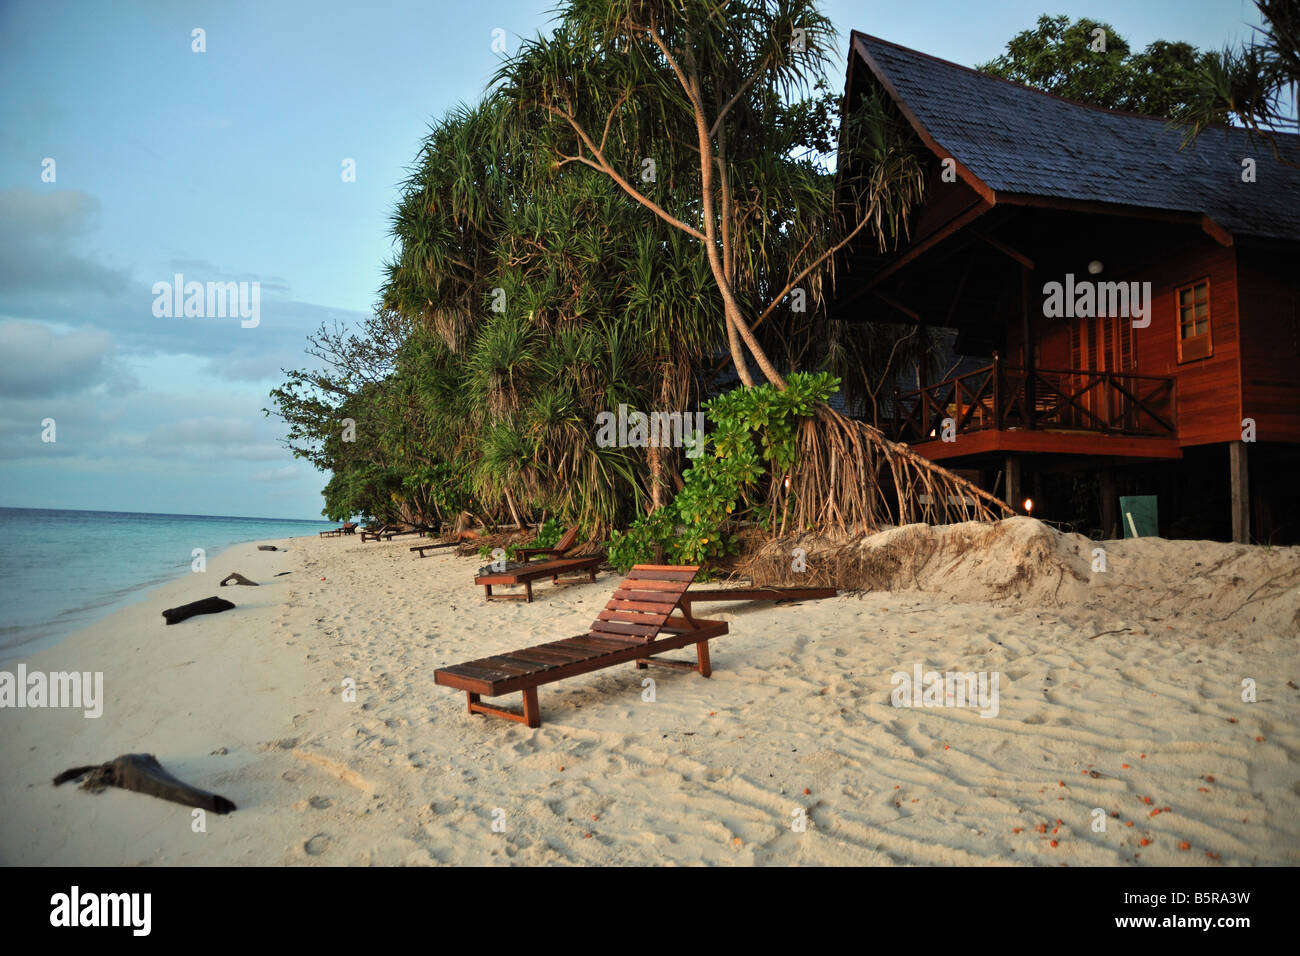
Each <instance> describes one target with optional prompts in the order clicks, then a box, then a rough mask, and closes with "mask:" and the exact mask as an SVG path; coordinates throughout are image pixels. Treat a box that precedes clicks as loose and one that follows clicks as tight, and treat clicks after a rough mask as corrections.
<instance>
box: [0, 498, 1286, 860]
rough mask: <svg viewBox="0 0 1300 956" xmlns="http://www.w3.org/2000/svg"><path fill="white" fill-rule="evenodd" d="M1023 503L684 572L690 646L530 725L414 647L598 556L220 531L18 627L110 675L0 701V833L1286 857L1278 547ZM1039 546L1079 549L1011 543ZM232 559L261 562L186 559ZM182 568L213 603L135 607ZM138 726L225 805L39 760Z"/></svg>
mask: <svg viewBox="0 0 1300 956" xmlns="http://www.w3.org/2000/svg"><path fill="white" fill-rule="evenodd" d="M1041 527H1042V526H1041V525H1039V524H1038V523H1037V522H1031V521H1029V520H1028V519H1016V520H1013V521H1011V522H1006V523H1004V529H1005V531H1004V533H1003V534H1002V535H1001V536H1000V537H999V538H998V540H995V541H992V542H989V541H985V542H984V543H983V544H982V545H981V550H980V551H978V553H976V552H972V551H970V550H969V548H967V550H966V552H965V553H964V554H958V553H957V552H958V551H960V549H956V550H955V551H953V553H948V552H947V551H945V550H944V548H943V547H939V548H938V549H937V550H936V551H935V554H934V556H933V557H932V559H931V560H930V561H929V562H928V563H927V565H926V568H925V570H924V572H923V573H922V572H918V573H917V574H916V575H914V576H913V579H914V580H913V587H912V588H911V589H909V590H906V591H898V592H893V593H888V592H877V593H871V594H866V595H861V596H853V595H842V596H840V597H838V598H836V599H833V600H827V601H818V602H807V603H804V604H801V605H798V606H795V607H773V606H772V605H770V604H744V605H741V604H714V605H701V606H699V608H698V610H697V616H706V617H711V618H723V619H725V620H728V621H730V622H731V633H730V634H729V635H727V636H725V637H723V638H720V639H718V640H716V641H714V642H713V645H712V648H713V650H712V656H713V668H714V675H713V678H712V679H711V680H704V679H702V678H701V677H700V676H699V675H698V674H694V673H689V672H685V671H673V670H668V669H662V668H652V669H650V670H648V671H637V670H635V669H634V668H633V667H632V665H630V664H627V665H622V666H619V667H617V668H614V669H611V670H607V671H602V672H597V673H594V674H588V675H585V676H582V677H578V678H575V679H572V680H569V681H564V682H562V683H559V684H553V685H548V686H544V687H542V688H541V689H540V692H539V694H540V701H541V709H542V719H543V725H542V727H541V728H540V729H538V730H530V729H528V728H525V727H523V726H522V725H519V724H515V723H511V722H507V721H503V720H498V719H489V718H485V717H477V716H470V715H469V714H467V713H466V712H465V698H464V695H463V694H462V693H459V692H455V691H452V690H449V689H447V688H443V687H438V686H436V685H435V684H434V683H433V672H434V670H435V669H436V668H437V667H439V666H441V665H444V664H451V663H456V662H459V661H462V660H467V659H470V658H475V657H481V656H485V655H489V654H493V653H499V652H504V651H509V650H512V649H515V648H519V647H522V646H525V645H527V644H531V643H536V642H541V641H545V640H554V639H558V638H563V637H568V636H572V635H574V634H578V633H581V632H584V631H585V630H586V628H587V626H588V624H589V623H590V621H591V620H592V618H593V617H594V616H595V613H596V611H597V610H598V609H599V607H600V606H601V605H603V603H604V602H605V600H606V599H607V598H608V596H609V593H610V592H611V590H612V589H613V586H614V585H615V583H616V582H617V578H616V576H614V575H612V574H602V575H601V576H600V577H599V579H598V581H597V583H595V584H582V585H574V586H569V587H564V588H559V589H556V588H552V587H551V586H550V585H549V583H542V584H540V585H538V587H537V588H536V590H535V594H536V596H537V597H536V600H535V601H534V602H533V603H532V604H524V603H522V602H519V603H516V602H492V603H488V602H485V601H484V600H483V597H482V591H481V589H478V588H475V587H474V586H473V584H472V577H473V572H474V569H475V568H476V567H477V566H478V565H479V564H482V563H483V562H482V561H481V560H480V559H477V558H455V557H452V556H450V555H448V554H446V553H445V552H442V553H438V552H432V553H431V554H430V556H429V557H427V558H425V559H423V560H420V559H417V558H416V557H415V556H414V555H412V554H411V553H410V552H409V551H408V550H407V549H408V547H409V546H410V545H411V544H412V543H413V542H412V540H411V539H410V538H397V539H395V540H393V541H392V542H381V543H367V544H364V545H363V544H362V543H361V542H360V540H359V538H326V539H318V538H299V539H292V540H288V541H280V542H274V543H276V544H280V545H281V546H283V547H286V548H288V549H289V550H288V551H287V552H274V553H270V552H266V553H264V552H258V551H257V550H256V549H255V546H254V545H252V544H249V545H241V546H238V547H235V548H232V549H230V550H229V551H227V552H225V553H224V554H223V555H221V556H220V557H218V558H215V559H212V560H210V561H209V562H208V567H209V569H210V570H209V571H208V573H207V574H206V575H188V576H186V577H185V578H184V579H182V580H179V581H176V582H174V583H171V584H168V585H165V586H164V587H163V588H161V589H159V590H157V591H155V592H151V593H150V594H149V596H148V597H147V598H146V599H145V600H144V601H142V602H141V603H140V604H139V605H137V606H134V607H131V608H128V609H126V610H123V611H121V612H119V613H117V614H114V615H113V616H112V617H110V618H108V619H106V620H105V621H102V622H100V623H99V624H96V625H95V626H93V627H91V628H88V629H86V630H85V631H82V632H79V633H78V634H75V635H73V636H71V637H69V638H68V639H66V640H65V641H63V642H62V643H60V644H59V645H58V646H56V647H54V648H51V649H49V650H45V651H42V652H39V653H37V654H34V655H32V656H31V657H30V658H28V659H26V660H25V661H24V663H26V664H27V666H28V668H29V670H41V671H58V670H72V669H76V670H80V671H87V670H89V671H97V670H102V671H103V672H104V675H105V684H106V688H105V691H106V694H105V696H106V698H107V700H106V704H105V712H104V716H103V717H101V718H99V719H98V720H94V719H86V718H84V717H82V716H81V712H80V711H66V710H48V709H47V710H28V709H23V710H8V709H6V710H0V766H2V767H3V769H4V772H3V773H2V774H0V806H3V808H4V812H3V813H2V814H0V862H4V863H8V864H43V863H59V864H94V865H119V864H128V865H129V864H143V863H167V864H186V863H201V864H238V863H256V864H280V863H316V864H336V865H355V864H363V865H364V864H430V863H452V864H485V863H507V862H513V863H525V864H546V863H613V864H618V863H634V864H643V863H665V864H674V863H676V864H681V863H709V864H712V863H742V864H748V863H764V864H786V863H819V864H888V863H912V864H969V863H977V864H982V863H1034V864H1050V865H1055V864H1062V863H1068V864H1070V865H1080V864H1084V865H1097V864H1100V865H1113V864H1128V863H1132V862H1134V861H1136V862H1137V863H1138V864H1190V865H1205V866H1220V865H1229V864H1254V863H1273V864H1277V863H1290V864H1294V863H1297V862H1300V772H1297V770H1296V763H1295V759H1294V758H1295V755H1296V754H1297V752H1298V751H1300V731H1298V729H1297V721H1296V704H1297V701H1300V691H1298V690H1297V689H1296V688H1295V685H1296V684H1300V657H1298V656H1297V627H1296V621H1297V614H1298V613H1300V597H1298V596H1297V588H1298V586H1300V549H1294V548H1291V549H1272V550H1268V551H1266V550H1265V549H1260V548H1240V547H1237V546H1232V545H1222V544H1210V543H1205V542H1166V541H1161V540H1158V539H1144V540H1142V541H1128V542H1108V543H1106V548H1107V551H1108V555H1107V556H1108V565H1109V567H1108V571H1107V573H1106V574H1105V575H1097V574H1092V573H1091V572H1090V570H1089V567H1088V563H1087V561H1085V560H1084V559H1083V558H1081V557H1079V555H1080V554H1086V553H1087V552H1088V551H1089V550H1090V547H1091V543H1089V542H1084V541H1083V540H1082V539H1076V538H1073V537H1066V538H1063V537H1061V536H1059V535H1055V534H1054V533H1052V532H1045V534H1046V537H1044V533H1040V531H1039V529H1041ZM963 533H967V534H969V533H968V532H962V531H960V529H945V530H944V531H942V532H940V533H939V534H938V540H939V543H940V544H943V543H944V542H948V543H949V544H951V542H952V540H955V539H949V538H948V537H947V536H948V535H950V534H957V535H960V534H963ZM892 534H893V535H895V536H897V535H900V534H916V532H915V531H910V532H909V531H908V529H901V530H900V531H898V532H893V533H892ZM927 534H928V532H927ZM967 543H968V544H969V542H967ZM1036 548H1037V549H1044V548H1045V549H1047V550H1048V551H1051V552H1053V553H1056V552H1059V554H1057V555H1056V559H1059V561H1062V562H1066V563H1070V562H1074V564H1075V566H1076V569H1078V568H1082V570H1081V572H1080V573H1081V574H1082V575H1083V580H1082V581H1080V580H1079V579H1078V578H1077V577H1076V576H1075V575H1069V576H1068V577H1069V580H1068V581H1067V583H1066V585H1064V586H1058V585H1057V582H1052V581H1050V580H1044V579H1042V577H1041V576H1040V580H1038V581H1033V580H1031V579H1032V578H1033V577H1034V575H1033V574H1030V575H1027V576H1026V575H1025V574H1024V573H1020V574H1019V576H1018V574H1017V570H1016V569H1017V566H1018V565H1017V561H1020V563H1021V564H1024V561H1021V558H1023V557H1024V556H1025V555H1029V554H1031V553H1032V552H1034V550H1035V549H1036ZM1040 558H1042V555H1039V556H1038V558H1036V559H1035V561H1034V563H1033V567H1034V568H1037V569H1038V570H1039V571H1040V572H1041V570H1042V567H1043V566H1047V565H1051V564H1052V563H1053V562H1052V561H1047V562H1046V563H1045V564H1044V563H1043V562H1042V561H1040V560H1039V559H1040ZM810 559H811V560H815V555H810ZM1056 559H1054V560H1056ZM1080 561H1083V564H1082V565H1079V564H1078V562H1080ZM1198 561H1199V562H1201V564H1200V565H1199V566H1198V565H1197V564H1196V562H1198ZM232 570H237V571H240V572H241V573H243V574H245V575H246V576H248V577H250V578H252V579H253V580H255V581H260V582H262V586H261V587H257V588H247V587H226V588H219V587H217V582H218V581H219V580H220V577H221V575H223V574H225V573H227V572H228V571H232ZM277 571H292V572H293V573H292V574H289V575H286V576H284V577H279V578H276V577H273V576H272V575H273V574H274V573H275V572H277ZM1043 573H1044V574H1045V572H1043ZM1050 577H1051V575H1046V578H1048V579H1050ZM322 578H324V580H322ZM1234 578H1236V579H1239V582H1238V583H1234V581H1233V579H1234ZM1269 580H1271V581H1272V583H1271V584H1268V585H1267V586H1265V587H1264V589H1263V590H1262V591H1261V592H1260V593H1258V594H1253V593H1252V592H1253V591H1255V590H1257V589H1259V587H1260V586H1261V585H1264V584H1265V582H1266V581H1269ZM917 584H919V585H920V589H917V587H916V585H917ZM1049 584H1050V585H1052V586H1053V587H1054V588H1055V590H1054V591H1053V592H1052V593H1051V594H1050V595H1049V594H1048V593H1047V591H1046V590H1044V589H1045V588H1046V586H1047V585H1049ZM995 592H996V595H998V596H997V597H996V599H991V598H992V596H993V595H994V593H995ZM213 594H220V595H221V596H223V597H227V598H229V599H231V600H233V601H234V602H235V603H236V604H237V605H238V608H237V609H236V610H234V611H228V612H226V613H224V614H218V615H210V616H204V617H197V618H192V619H190V620H189V621H186V622H183V623H181V624H178V625H175V626H172V627H164V625H163V622H162V618H161V616H160V613H159V612H160V611H161V610H162V609H163V608H165V607H171V606H174V605H177V604H181V603H185V602H187V601H191V600H196V599H198V598H202V597H207V596H209V595H213ZM1261 594H1262V596H1261ZM1243 602H1245V603H1243ZM1238 605H1241V606H1240V607H1238ZM1218 617H1224V618H1225V619H1224V620H1215V619H1216V618H1218ZM1252 621H1253V622H1252ZM1103 631H1116V632H1117V633H1109V634H1101V635H1100V636H1096V637H1093V635H1097V634H1099V633H1100V632H1103ZM917 661H921V662H922V663H923V664H924V665H925V666H926V667H927V669H928V668H933V669H936V670H941V671H946V670H960V671H981V670H983V671H990V672H998V674H999V681H1000V683H999V687H1000V702H999V703H1000V710H999V714H998V716H997V717H995V718H991V719H985V718H981V717H980V716H979V714H978V712H977V711H976V710H973V709H959V708H952V707H945V708H928V709H900V708H895V707H893V706H891V703H890V691H891V684H890V675H891V674H893V673H894V672H895V671H899V670H903V671H907V672H910V671H911V670H912V665H913V664H914V663H915V662H917ZM15 663H16V662H11V663H9V664H6V665H4V667H5V668H7V669H10V670H12V669H13V668H14V665H15ZM647 676H649V677H652V678H653V679H654V680H655V681H656V686H655V691H656V699H655V701H654V702H653V703H649V702H643V700H642V686H641V681H642V679H643V678H645V677H647ZM345 678H352V679H354V680H355V681H356V688H357V699H356V702H355V703H347V702H344V700H343V699H342V694H341V690H342V683H343V681H344V679H345ZM1243 678H1253V679H1254V680H1255V681H1256V682H1257V692H1256V693H1257V697H1258V700H1257V702H1255V703H1244V702H1243V701H1242V699H1241V696H1242V687H1241V685H1242V680H1243ZM1288 681H1290V682H1291V684H1290V685H1288ZM503 702H504V703H507V704H509V705H510V706H517V702H518V695H514V696H513V698H507V699H505V701H503ZM1234 721H1235V722H1234ZM1258 737H1262V738H1263V740H1262V741H1257V739H1256V738H1258ZM141 751H143V752H150V753H153V754H155V755H157V757H158V759H159V760H160V761H161V762H162V763H163V765H164V766H165V767H166V768H167V769H168V770H170V771H171V772H173V773H174V774H176V775H177V776H179V777H180V778H181V779H183V780H185V781H187V782H189V783H192V784H194V785H195V786H199V787H203V788H206V789H210V790H213V791H215V792H217V793H220V794H222V795H223V796H226V797H229V798H230V799H232V800H234V801H235V803H236V804H238V806H239V809H238V810H237V811H236V812H235V813H233V814H231V815H228V816H224V817H221V816H216V815H213V814H209V815H208V816H207V832H206V833H195V832H193V831H192V829H191V816H190V810H189V809H188V808H185V807H181V806H178V805H176V804H171V803H166V802H164V801H160V800H156V799H154V798H151V797H147V796H143V795H140V794H135V793H128V792H124V791H119V790H108V791H105V792H104V793H101V794H99V795H91V794H89V793H86V792H84V791H81V790H79V789H76V788H75V786H74V785H73V784H65V785H64V786H62V787H60V788H58V789H55V788H53V787H52V786H51V784H50V780H51V778H52V777H53V776H54V775H55V774H56V773H58V772H60V771H62V770H64V769H66V768H68V767H71V766H75V765H79V764H88V763H97V762H100V761H104V760H108V759H111V758H112V757H115V756H117V755H118V754H121V753H127V752H141ZM1125 765H1127V766H1125ZM1090 770H1095V771H1097V772H1098V773H1099V774H1100V776H1097V777H1093V776H1091V775H1090V774H1089V773H1088V771H1090ZM1208 777H1212V778H1213V781H1212V782H1211V781H1209V780H1208V779H1207V778H1208ZM805 791H808V792H805ZM1147 798H1149V799H1150V801H1151V802H1150V803H1147V802H1146V799H1147ZM1165 807H1169V808H1170V812H1167V813H1166V812H1161V813H1159V814H1157V815H1155V816H1152V815H1151V813H1152V811H1153V810H1155V809H1161V810H1163V808H1165ZM1094 808H1099V809H1100V810H1101V811H1102V815H1103V817H1104V819H1105V821H1106V830H1105V832H1096V831H1094V830H1093V828H1092V823H1093V820H1094V814H1093V811H1094ZM800 809H802V810H804V811H806V813H807V815H808V827H807V830H806V832H795V831H794V830H793V829H792V827H791V822H792V821H793V820H794V819H795V811H796V810H800ZM498 810H499V811H503V812H504V822H505V831H504V832H494V831H493V819H494V811H498ZM1112 813H1115V814H1118V816H1111V814H1112ZM496 817H497V818H501V817H502V814H501V813H497V814H496ZM1058 820H1059V821H1060V822H1059V823H1058ZM1129 821H1132V823H1133V826H1132V827H1128V826H1126V824H1127V823H1128V822H1129ZM1039 824H1044V825H1045V828H1044V829H1045V832H1042V833H1040V832H1036V830H1035V828H1036V826H1037V825H1039ZM1016 830H1019V831H1020V832H1016ZM1051 840H1056V841H1057V844H1058V845H1057V846H1056V847H1052V846H1051V845H1050V841H1051ZM1142 840H1149V841H1150V843H1149V844H1148V845H1146V846H1143V845H1141V841H1142ZM1183 842H1186V843H1187V845H1188V849H1187V850H1181V849H1180V848H1179V846H1180V844H1181V843H1183ZM1210 854H1212V856H1211V855H1210Z"/></svg>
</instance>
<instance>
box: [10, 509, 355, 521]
mask: <svg viewBox="0 0 1300 956" xmlns="http://www.w3.org/2000/svg"><path fill="white" fill-rule="evenodd" d="M0 511H62V512H67V513H69V514H91V515H136V516H140V517H147V518H213V519H216V520H222V521H294V522H298V523H301V524H322V523H323V524H331V523H332V522H331V521H330V519H329V518H325V517H320V518H280V517H275V516H271V515H203V514H190V513H188V512H184V511H115V510H110V509H104V508H42V507H38V506H34V505H0Z"/></svg>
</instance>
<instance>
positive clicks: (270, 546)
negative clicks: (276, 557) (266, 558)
mask: <svg viewBox="0 0 1300 956" xmlns="http://www.w3.org/2000/svg"><path fill="white" fill-rule="evenodd" d="M257 550H258V551H279V550H280V549H279V548H277V547H276V546H275V545H273V544H259V545H258V546H257Z"/></svg>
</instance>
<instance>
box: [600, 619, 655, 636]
mask: <svg viewBox="0 0 1300 956" xmlns="http://www.w3.org/2000/svg"><path fill="white" fill-rule="evenodd" d="M662 626H663V625H662V624H624V623H623V622H622V621H602V620H596V621H595V622H593V623H592V625H591V632H592V633H593V634H629V635H631V636H633V637H651V636H652V635H654V633H655V632H656V631H658V630H659V628H660V627H662Z"/></svg>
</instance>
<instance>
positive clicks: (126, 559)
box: [0, 508, 335, 660]
mask: <svg viewBox="0 0 1300 956" xmlns="http://www.w3.org/2000/svg"><path fill="white" fill-rule="evenodd" d="M331 527H335V525H333V524H330V523H327V522H325V521H282V520H275V519H270V518H226V517H208V516H203V515H154V514H131V513H128V512H117V511H49V510H45V509H41V508H0V593H3V595H4V599H3V607H4V613H3V615H0V660H4V659H9V658H14V657H17V656H20V655H23V654H29V653H31V652H32V651H33V650H35V649H37V648H38V647H43V646H48V645H49V644H51V643H53V642H55V641H57V640H58V639H59V638H60V637H63V636H64V635H66V634H69V633H71V632H72V631H75V630H77V629H78V628H82V627H85V626H86V625H88V624H91V623H93V622H94V621H96V620H98V619H99V618H101V617H103V616H105V615H106V614H108V613H110V612H112V611H115V610H117V609H118V608H120V607H123V606H125V605H127V604H130V603H132V602H133V601H135V600H138V599H139V597H140V596H141V593H142V592H143V591H144V590H145V589H147V588H150V587H153V586H155V585H158V584H162V583H163V582H165V581H169V580H172V579H174V578H176V577H179V576H180V575H181V574H183V573H184V572H185V571H187V570H189V568H190V562H191V561H192V560H193V557H192V554H193V551H194V549H195V548H203V549H204V551H205V552H206V553H207V558H208V560H209V561H211V559H212V558H214V557H216V555H217V553H218V552H220V551H221V550H222V549H224V548H227V547H229V546H230V545H232V544H238V543H239V542H241V541H261V540H264V539H267V538H289V537H296V536H300V535H310V534H315V533H316V532H318V531H321V530H323V529H325V528H331ZM208 570H209V573H220V570H219V569H216V568H212V567H211V565H209V569H208ZM213 584H214V585H215V584H216V581H213Z"/></svg>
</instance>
